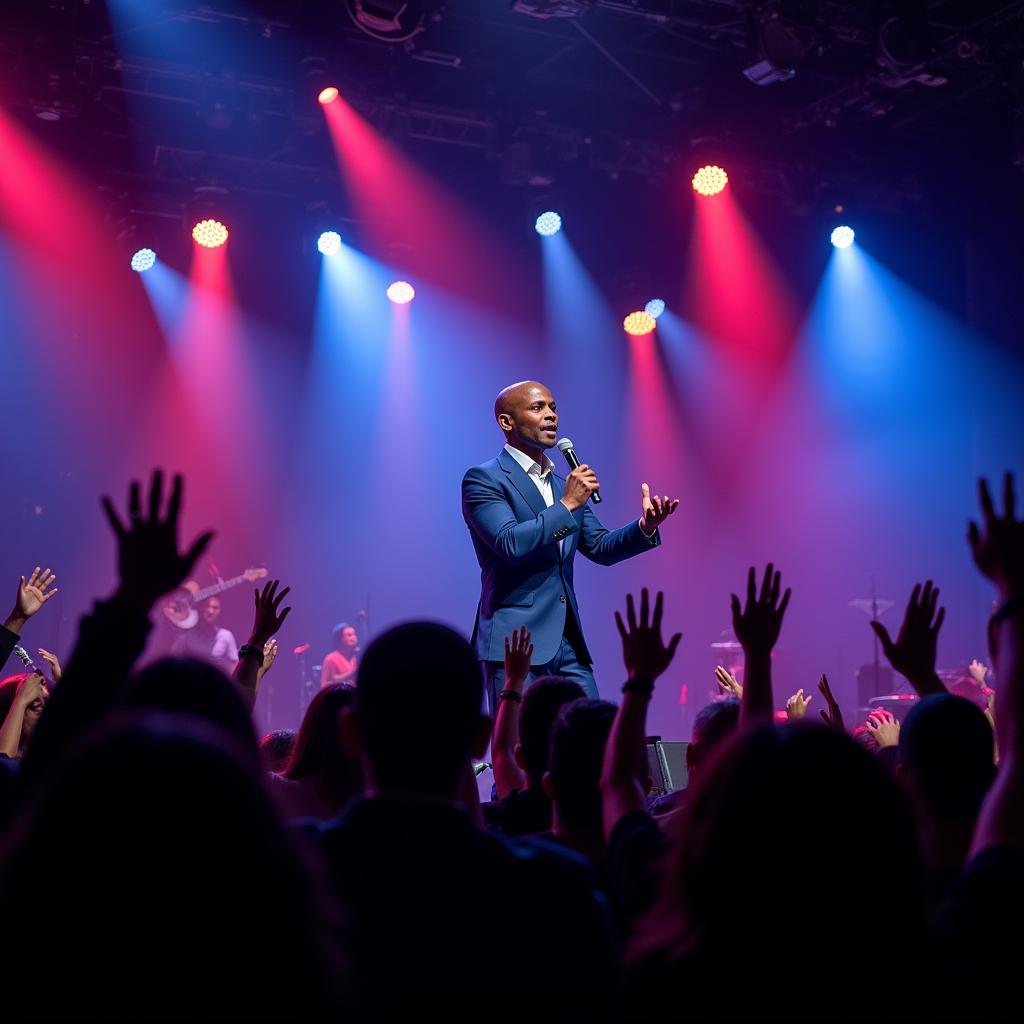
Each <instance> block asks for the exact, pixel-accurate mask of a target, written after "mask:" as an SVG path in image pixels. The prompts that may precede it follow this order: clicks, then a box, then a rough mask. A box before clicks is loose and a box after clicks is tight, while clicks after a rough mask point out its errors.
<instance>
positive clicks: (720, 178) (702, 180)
mask: <svg viewBox="0 0 1024 1024" xmlns="http://www.w3.org/2000/svg"><path fill="white" fill-rule="evenodd" d="M691 184H692V185H693V191H694V192H696V193H697V195H699V196H717V195H718V193H719V192H721V191H722V190H723V189H724V188H725V186H726V185H728V184H729V175H728V174H726V173H725V170H724V169H723V168H721V167H719V166H718V165H717V164H706V165H705V166H704V167H700V168H698V169H697V172H696V174H694V176H693V181H692V182H691Z"/></svg>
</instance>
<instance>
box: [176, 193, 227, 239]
mask: <svg viewBox="0 0 1024 1024" xmlns="http://www.w3.org/2000/svg"><path fill="white" fill-rule="evenodd" d="M229 207H230V197H229V195H228V190H227V189H226V188H221V187H220V186H219V185H203V186H201V187H199V188H197V189H196V190H195V192H193V193H192V198H191V200H190V201H189V202H188V204H187V205H186V207H185V228H186V230H187V231H188V233H189V237H190V238H191V239H192V241H193V242H195V243H196V244H197V245H202V246H204V247H205V248H207V249H219V248H220V247H221V246H222V245H224V244H225V243H226V242H227V240H228V225H229V223H230V220H231V217H230V209H229Z"/></svg>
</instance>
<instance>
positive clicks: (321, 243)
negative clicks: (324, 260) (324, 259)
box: [316, 231, 341, 256]
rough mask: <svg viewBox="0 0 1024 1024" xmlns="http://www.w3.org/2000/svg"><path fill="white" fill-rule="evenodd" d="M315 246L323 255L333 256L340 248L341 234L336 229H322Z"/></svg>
mask: <svg viewBox="0 0 1024 1024" xmlns="http://www.w3.org/2000/svg"><path fill="white" fill-rule="evenodd" d="M316 247H317V249H318V250H319V251H320V252H321V253H322V254H323V255H324V256H333V255H334V254H335V253H336V252H338V250H339V249H340V248H341V235H339V234H338V232H337V231H322V232H321V233H320V237H319V238H318V239H317V240H316Z"/></svg>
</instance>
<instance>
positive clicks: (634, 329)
mask: <svg viewBox="0 0 1024 1024" xmlns="http://www.w3.org/2000/svg"><path fill="white" fill-rule="evenodd" d="M655 326H656V321H655V319H654V317H653V316H651V314H650V313H647V312H645V311H644V310H642V309H638V310H636V312H634V313H630V314H629V316H627V317H626V319H625V320H623V321H622V327H623V330H625V332H626V333H627V334H632V335H633V336H634V337H641V336H643V335H644V334H650V333H651V331H653V330H654V328H655Z"/></svg>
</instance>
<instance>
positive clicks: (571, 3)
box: [512, 0, 594, 19]
mask: <svg viewBox="0 0 1024 1024" xmlns="http://www.w3.org/2000/svg"><path fill="white" fill-rule="evenodd" d="M593 6H594V0H512V10H513V11H515V12H516V13H517V14H525V15H527V16H528V17H530V18H542V19H547V18H582V17H583V15H584V14H587V13H588V12H589V11H590V9H591V8H592V7H593Z"/></svg>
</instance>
